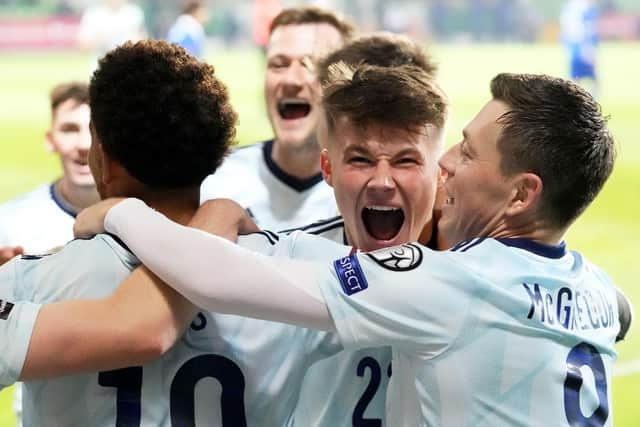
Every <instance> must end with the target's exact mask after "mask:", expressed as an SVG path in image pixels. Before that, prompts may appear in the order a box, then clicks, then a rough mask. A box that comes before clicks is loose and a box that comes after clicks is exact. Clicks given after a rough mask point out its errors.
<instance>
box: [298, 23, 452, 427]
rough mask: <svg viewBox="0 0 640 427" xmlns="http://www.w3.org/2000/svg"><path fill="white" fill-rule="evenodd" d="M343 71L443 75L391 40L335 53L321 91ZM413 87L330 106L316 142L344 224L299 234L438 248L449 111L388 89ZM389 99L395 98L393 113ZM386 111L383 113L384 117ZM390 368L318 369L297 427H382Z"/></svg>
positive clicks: (370, 92) (350, 359) (378, 83)
mask: <svg viewBox="0 0 640 427" xmlns="http://www.w3.org/2000/svg"><path fill="white" fill-rule="evenodd" d="M341 61H342V62H343V63H345V64H351V65H359V64H369V65H377V66H381V67H397V66H402V65H411V66H415V67H418V68H419V69H420V70H421V72H424V73H425V74H426V75H430V76H434V75H435V72H436V66H435V65H434V63H433V61H432V60H431V59H430V58H429V57H428V56H427V55H426V53H425V52H424V50H423V49H422V48H421V47H420V46H419V45H418V44H417V43H415V42H413V41H411V40H410V39H409V38H407V37H403V36H400V35H394V34H390V33H374V34H371V35H365V36H361V37H358V38H356V39H354V40H353V41H351V42H348V43H347V44H346V45H345V46H343V47H342V48H340V49H337V50H335V51H333V52H332V53H331V54H329V55H328V56H327V57H326V58H323V60H322V61H321V62H320V64H318V66H317V73H318V76H319V78H320V81H321V82H325V83H330V77H329V69H330V66H331V64H337V63H339V62H341ZM385 76H386V77H387V79H385V78H384V77H385ZM406 77H407V76H406V74H403V73H388V74H384V73H380V74H378V75H377V78H378V79H379V80H376V79H375V78H372V79H371V80H367V81H365V80H362V81H358V82H354V83H353V84H352V85H344V86H343V87H340V89H339V90H335V91H334V92H332V93H331V94H329V95H328V96H327V97H324V98H323V104H324V106H325V107H326V108H327V109H329V110H330V113H329V114H330V115H331V116H339V117H340V120H338V123H337V125H336V126H335V128H334V127H328V126H327V120H326V119H325V115H324V114H323V118H322V119H321V120H320V121H319V126H318V141H319V142H320V145H321V146H322V147H325V148H324V150H323V151H322V153H321V158H322V160H321V167H322V171H323V175H324V178H325V180H326V182H327V183H328V184H329V185H330V186H331V187H332V188H333V190H334V193H335V197H336V200H337V204H338V208H339V211H340V212H341V213H342V216H339V217H334V218H332V219H329V220H325V221H320V222H318V223H316V224H314V225H311V226H307V227H303V228H301V230H303V231H305V232H306V233H313V234H316V235H318V236H322V237H325V238H328V239H331V240H333V241H336V242H339V243H340V242H344V243H345V244H348V245H351V246H353V247H354V248H356V249H358V250H361V251H372V250H375V249H379V248H381V247H387V246H390V245H394V244H400V243H408V242H411V241H415V240H418V237H419V236H420V231H419V230H420V229H421V228H423V229H424V230H425V233H424V235H423V236H422V238H424V239H426V241H427V242H429V245H430V246H431V247H433V248H436V246H437V245H436V241H437V233H435V232H433V231H435V222H434V221H433V218H432V210H433V206H434V200H433V198H434V197H435V194H436V188H437V182H438V166H437V159H438V158H439V157H440V155H441V149H442V141H441V139H442V137H443V136H444V124H445V119H446V111H447V108H446V101H445V96H444V94H442V93H441V92H440V91H439V89H437V87H436V86H434V87H433V88H432V89H430V90H431V92H430V91H425V90H424V89H417V88H414V90H416V97H415V98H414V97H411V96H407V95H406V94H403V93H402V91H401V90H398V89H392V88H390V87H388V86H386V85H385V83H386V82H387V81H389V79H402V78H405V79H406ZM393 84H396V83H393ZM405 84H406V81H405ZM401 86H402V85H401ZM421 92H424V93H423V94H422V95H419V93H421ZM400 94H403V95H404V99H402V100H401V98H400V97H399V95H400ZM387 98H394V100H395V103H394V102H393V101H392V102H388V101H387ZM350 100H356V102H350ZM401 104H402V105H401ZM382 105H384V106H385V107H384V108H383V109H380V108H378V107H380V106H382ZM428 111H431V113H429V114H427V113H426V112H428ZM411 112H414V113H415V116H413V117H412V116H411V114H410V113H411ZM426 123H428V125H427V126H426V127H425V124H426ZM423 127H424V129H422V128H423ZM385 156H391V159H390V160H389V161H387V160H386V159H385ZM385 180H386V182H385ZM416 194H417V195H418V196H416ZM313 243H314V242H313V241H311V242H309V244H313ZM390 364H391V349H390V348H388V347H385V348H367V349H361V350H358V351H355V352H351V351H343V352H340V353H338V354H336V355H335V356H332V357H331V358H328V359H323V360H320V361H318V362H316V363H315V364H314V365H313V366H311V368H310V369H309V371H308V372H307V374H306V375H305V379H304V381H303V384H302V390H301V393H300V398H299V401H298V405H297V407H296V416H295V421H296V425H300V426H308V425H313V426H317V427H318V426H334V425H340V424H343V423H344V422H346V420H352V422H353V424H354V425H360V424H362V423H376V422H377V423H383V421H384V418H385V417H384V413H385V411H384V409H385V396H386V388H387V383H388V378H389V373H390Z"/></svg>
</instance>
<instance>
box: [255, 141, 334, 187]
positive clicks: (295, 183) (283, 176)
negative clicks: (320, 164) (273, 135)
mask: <svg viewBox="0 0 640 427" xmlns="http://www.w3.org/2000/svg"><path fill="white" fill-rule="evenodd" d="M272 151H273V139H272V140H270V141H267V142H265V143H264V144H263V145H262V154H263V155H264V161H265V162H266V164H267V167H268V168H269V170H270V171H271V173H272V174H273V175H274V176H275V177H276V178H278V179H279V180H280V181H282V182H283V183H284V184H286V185H287V186H289V187H291V188H293V189H294V190H296V191H298V192H303V191H305V190H308V189H310V188H311V187H313V186H314V185H316V184H318V183H319V182H320V181H322V173H318V174H316V175H313V176H310V177H309V178H305V179H300V178H297V177H295V176H293V175H289V174H288V173H286V172H285V171H283V170H282V169H280V167H279V166H278V165H277V164H276V162H274V161H273V157H272V155H271V154H272Z"/></svg>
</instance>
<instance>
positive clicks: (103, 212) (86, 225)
mask: <svg viewBox="0 0 640 427" xmlns="http://www.w3.org/2000/svg"><path fill="white" fill-rule="evenodd" d="M123 200H124V198H123V197H112V198H110V199H105V200H102V201H100V202H98V203H96V204H95V205H91V206H89V207H88V208H86V209H83V210H81V211H80V213H78V216H76V222H75V223H74V224H73V235H74V236H75V237H76V238H80V239H88V238H91V237H93V236H95V235H96V234H100V233H104V218H105V217H106V216H107V213H108V212H109V209H111V208H112V207H113V206H114V205H116V204H118V203H119V202H121V201H123Z"/></svg>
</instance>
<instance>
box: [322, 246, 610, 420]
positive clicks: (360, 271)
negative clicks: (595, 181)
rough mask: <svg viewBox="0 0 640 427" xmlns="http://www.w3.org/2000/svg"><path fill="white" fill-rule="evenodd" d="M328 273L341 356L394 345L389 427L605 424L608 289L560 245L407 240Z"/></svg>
mask: <svg viewBox="0 0 640 427" xmlns="http://www.w3.org/2000/svg"><path fill="white" fill-rule="evenodd" d="M327 273H328V274H327V276H326V277H324V278H321V279H320V287H321V290H322V293H323V295H324V297H325V300H326V303H327V305H328V308H329V310H330V312H331V316H332V318H333V320H334V322H335V325H336V328H337V330H338V333H339V335H340V337H341V341H342V343H343V345H344V346H345V348H347V349H349V348H356V349H357V348H362V347H368V346H375V345H385V344H386V345H391V347H392V349H393V376H392V377H391V380H390V383H389V388H388V390H387V420H388V423H389V424H390V425H394V426H427V425H428V426H467V425H474V426H514V425H522V426H551V425H554V426H569V425H606V426H611V425H613V416H612V414H611V410H612V405H611V372H612V367H613V361H614V360H615V358H616V351H615V349H614V342H615V337H616V334H617V333H618V329H619V321H618V314H617V313H618V309H617V302H616V290H615V286H614V285H613V283H612V282H611V280H610V279H609V278H608V277H607V276H606V274H604V273H603V272H602V271H601V270H600V269H598V268H597V267H595V266H594V265H592V264H591V263H589V262H588V261H587V260H585V259H584V258H583V257H582V256H581V255H580V254H578V253H576V252H572V251H567V250H565V247H564V244H562V245H559V246H545V245H541V244H537V243H534V242H532V241H530V240H526V239H475V240H472V241H469V242H463V243H461V244H459V245H457V246H456V247H454V248H453V249H452V250H450V251H445V252H434V251H431V250H429V249H427V248H425V247H424V246H421V245H418V244H406V245H402V246H399V247H395V248H387V249H383V250H379V251H375V252H372V253H370V254H356V255H350V256H347V257H343V258H341V259H338V260H336V261H334V263H333V268H332V269H330V271H328V272H327Z"/></svg>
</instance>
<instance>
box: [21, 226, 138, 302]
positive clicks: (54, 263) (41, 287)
mask: <svg viewBox="0 0 640 427" xmlns="http://www.w3.org/2000/svg"><path fill="white" fill-rule="evenodd" d="M136 265H137V259H136V258H135V257H134V256H133V254H131V253H130V252H128V250H127V249H125V248H123V247H122V246H120V245H119V244H118V243H117V242H116V241H115V240H114V239H112V238H111V237H110V236H108V235H102V234H101V235H98V236H95V237H93V238H92V239H86V240H81V239H76V240H73V241H71V242H69V243H68V244H67V245H65V246H64V247H63V248H62V249H61V250H60V251H59V252H56V253H53V254H49V255H43V256H22V257H21V258H20V259H19V264H17V265H16V270H17V272H16V277H20V278H21V279H20V280H21V281H22V282H23V283H25V285H26V284H31V285H32V287H33V299H32V300H34V301H53V300H58V299H69V298H78V297H100V296H105V295H107V294H109V293H110V292H111V291H112V290H113V289H115V287H116V286H117V285H118V284H119V283H120V282H121V281H122V280H123V279H124V278H125V277H126V275H128V274H129V272H130V271H131V270H132V269H133V268H134V267H135V266H136Z"/></svg>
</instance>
